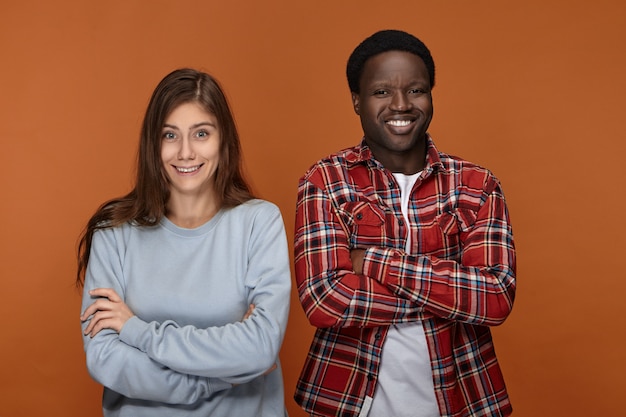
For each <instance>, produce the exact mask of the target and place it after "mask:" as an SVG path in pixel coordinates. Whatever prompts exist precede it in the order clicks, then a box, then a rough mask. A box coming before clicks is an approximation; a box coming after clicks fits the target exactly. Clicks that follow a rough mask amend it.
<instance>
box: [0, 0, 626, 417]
mask: <svg viewBox="0 0 626 417" xmlns="http://www.w3.org/2000/svg"><path fill="white" fill-rule="evenodd" d="M0 14H1V15H2V25H0V54H1V55H0V60H1V62H2V65H1V67H0V106H1V107H0V110H1V111H0V126H1V128H0V138H1V140H2V147H1V150H2V152H1V153H0V178H1V181H2V182H1V184H2V188H1V190H2V200H1V203H0V236H1V240H0V271H1V280H0V294H1V298H0V320H1V325H0V338H1V339H0V416H2V417H19V416H28V417H32V416H60V417H74V416H76V417H84V416H96V415H99V413H100V392H101V387H100V386H99V385H98V384H96V383H95V382H93V381H92V380H91V379H90V377H89V376H88V374H87V371H86V369H85V365H84V354H83V351H82V343H81V338H80V333H79V319H78V317H79V308H80V307H79V306H80V300H79V296H78V294H77V292H76V291H75V290H74V288H73V280H74V274H75V258H74V253H75V252H74V251H75V243H76V238H77V236H78V234H79V232H80V231H81V229H82V227H83V225H84V224H85V222H86V221H87V219H88V217H89V216H90V215H91V214H92V212H93V211H94V209H95V208H96V206H97V205H98V204H100V203H101V202H103V201H104V200H105V199H108V198H111V197H114V196H118V195H120V194H122V193H125V192H126V191H128V190H129V188H130V186H131V183H132V179H133V163H134V156H135V151H136V142H137V137H138V131H139V124H140V120H141V117H142V115H143V112H144V109H145V106H146V104H147V101H148V98H149V95H150V93H151V92H152V89H153V88H154V87H155V86H156V84H157V82H158V81H159V80H160V79H161V78H162V77H163V76H164V75H165V74H166V73H168V72H169V71H171V70H173V69H175V68H178V67H183V66H191V67H196V68H200V69H204V70H207V71H209V72H211V73H213V74H214V75H215V76H216V77H217V78H218V79H219V80H220V81H221V82H222V83H223V85H224V86H225V89H226V91H227V94H228V96H229V98H230V101H231V104H232V107H233V109H234V112H235V115H236V119H237V123H238V126H239V128H240V133H241V136H242V140H243V147H244V152H245V157H246V164H247V170H248V172H249V174H250V177H251V179H252V182H253V184H254V186H255V187H256V189H257V191H258V192H259V194H260V195H261V196H262V197H264V198H266V199H268V200H271V201H274V202H275V203H277V204H278V205H279V206H280V207H281V209H282V212H283V215H284V219H285V223H286V225H287V230H288V233H289V239H290V240H291V238H292V235H293V234H292V230H293V220H294V208H295V198H296V186H297V180H298V177H299V176H300V175H301V174H302V173H303V172H304V171H305V170H306V168H307V167H308V166H309V165H310V164H311V163H313V162H314V161H315V160H316V159H318V158H320V157H322V156H324V155H326V154H328V153H330V152H332V151H335V150H338V149H340V148H343V147H346V146H349V145H353V144H355V143H357V142H358V141H359V139H360V128H359V123H358V119H357V117H356V116H355V115H354V114H353V112H352V109H351V104H350V98H349V93H348V88H347V86H346V82H345V77H344V65H345V62H346V60H347V57H348V55H349V53H350V52H351V51H352V49H353V48H354V47H355V46H356V45H357V43H358V42H360V41H361V40H362V39H363V38H365V37H366V36H368V35H369V34H371V33H373V32H374V31H376V30H379V29H384V28H399V29H404V30H407V31H409V32H412V33H414V34H416V35H417V36H419V37H421V38H422V39H423V40H424V41H425V42H426V44H427V45H429V47H430V48H431V50H432V52H433V55H434V57H435V62H436V64H437V70H438V72H437V87H436V88H435V90H434V100H435V109H436V111H435V118H434V121H433V124H432V126H431V129H430V131H431V133H432V134H433V136H434V137H435V139H436V141H437V144H438V145H439V147H440V148H442V149H443V150H445V151H447V152H449V153H453V154H456V155H460V156H463V157H465V158H466V159H470V160H472V161H474V162H477V163H480V164H482V165H484V166H487V167H489V168H490V169H491V170H493V171H494V172H495V174H496V175H497V176H498V177H499V178H500V180H501V181H502V183H503V184H504V190H505V193H506V196H507V199H508V202H509V207H510V211H511V216H512V220H513V225H514V232H515V237H516V242H517V247H518V254H519V269H518V293H517V302H516V305H515V308H514V311H513V313H512V315H511V316H510V318H509V320H508V321H507V322H506V323H505V324H504V325H503V326H501V327H498V328H496V329H494V334H495V338H496V345H497V350H498V354H499V357H500V360H501V363H502V367H503V369H504V372H505V376H506V380H507V383H508V386H509V389H510V394H511V397H512V401H513V403H514V408H515V410H516V415H517V416H529V417H530V416H532V417H536V416H568V417H571V416H590V415H597V416H617V415H624V411H623V406H621V403H622V397H623V395H624V392H626V391H625V388H626V382H625V381H624V372H625V371H626V363H625V359H624V349H625V348H624V346H625V343H626V340H625V339H626V331H625V330H626V326H625V324H624V318H623V317H624V312H623V310H624V304H625V303H624V301H623V300H624V293H625V292H626V283H625V280H624V278H625V272H624V269H625V268H624V265H623V262H624V257H625V254H624V250H625V249H626V240H625V237H624V236H625V235H626V221H624V214H623V212H624V204H625V203H626V200H625V196H624V190H625V186H624V180H625V174H624V163H623V160H624V152H625V150H626V149H625V148H626V147H625V145H624V142H625V140H626V129H625V128H624V123H625V117H624V110H625V105H624V97H626V82H625V80H626V76H625V74H626V54H625V53H624V44H625V41H626V24H625V23H626V3H624V2H623V1H621V0H614V1H607V0H596V1H594V2H590V1H571V0H568V1H565V0H562V1H556V0H553V1H549V0H548V1H547V0H525V1H506V2H504V1H487V0H474V1H464V0H440V1H434V0H431V1H418V0H415V1H411V2H408V1H405V2H395V3H394V2H390V1H376V2H374V1H365V0H358V1H356V0H343V1H288V0H268V1H258V2H257V1H248V2H245V1H211V0H202V1H200V0H198V1H191V0H177V1H165V0H112V1H101V2H94V1H78V0H60V1H55V2H46V1H30V0H22V1H9V0H3V1H2V5H1V6H0ZM312 332H313V329H312V328H311V327H310V326H309V325H308V323H307V321H306V319H305V317H304V315H303V313H302V310H301V307H300V306H299V304H298V302H297V298H296V297H295V294H294V296H293V297H292V312H291V316H290V322H289V327H288V330H287V336H286V340H285V343H284V345H283V350H282V354H281V358H282V361H283V366H284V368H285V386H286V392H287V399H286V402H287V405H288V407H289V412H290V414H291V416H292V417H294V416H296V417H297V416H302V415H303V414H302V412H301V411H300V410H299V409H298V408H297V406H296V405H295V403H294V402H293V400H292V397H291V394H292V392H293V388H294V385H295V380H296V378H297V375H298V372H299V370H300V366H301V364H302V361H303V358H304V356H305V354H306V352H307V348H308V344H309V342H310V338H311V335H312Z"/></svg>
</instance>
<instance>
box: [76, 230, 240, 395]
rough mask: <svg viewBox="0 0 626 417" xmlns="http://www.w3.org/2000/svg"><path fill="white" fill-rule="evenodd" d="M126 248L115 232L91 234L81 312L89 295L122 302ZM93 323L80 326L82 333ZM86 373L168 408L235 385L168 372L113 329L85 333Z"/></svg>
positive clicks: (102, 231)
mask: <svg viewBox="0 0 626 417" xmlns="http://www.w3.org/2000/svg"><path fill="white" fill-rule="evenodd" d="M124 249H125V248H124V244H123V242H121V241H120V239H119V235H117V236H116V234H115V233H114V231H113V229H104V230H100V231H97V232H96V233H95V234H94V236H93V241H92V246H91V253H90V257H89V264H88V268H87V273H86V276H85V287H84V292H83V301H82V310H81V311H84V310H85V309H86V308H87V307H88V306H89V305H90V304H91V303H92V302H93V299H92V298H91V297H90V295H89V293H88V291H89V290H92V289H94V288H113V289H114V290H115V291H116V292H117V293H118V294H119V295H120V296H121V297H122V298H124V293H125V291H124V289H125V285H124V279H123V275H122V259H123V253H124ZM88 323H89V321H88V320H87V321H85V322H83V323H82V329H83V330H84V329H85V328H86V327H87V325H88ZM83 344H84V348H85V353H86V360H87V369H88V371H89V373H90V375H91V376H92V378H94V379H95V380H96V381H98V382H99V383H101V384H102V385H104V386H105V387H107V388H109V389H111V390H113V391H115V392H118V393H120V394H122V395H124V396H126V397H128V398H135V399H141V400H151V401H159V402H164V403H168V404H192V403H195V402H197V401H198V400H200V399H203V398H207V397H209V396H210V395H211V394H213V393H215V392H217V391H221V390H224V389H228V388H231V387H232V384H230V383H228V382H225V381H223V380H219V379H217V378H206V377H199V376H194V375H190V374H185V373H181V372H176V371H174V370H172V369H168V368H167V367H165V366H163V365H162V364H159V363H157V362H156V361H154V360H152V359H151V358H150V357H148V355H146V354H145V353H144V352H141V351H140V350H138V349H136V348H134V347H132V346H129V345H128V344H126V343H123V342H122V341H121V340H120V338H119V335H118V334H117V333H116V332H114V331H113V330H109V329H105V330H102V331H101V332H99V333H98V334H97V335H96V336H95V337H93V338H91V337H89V336H86V335H84V334H83Z"/></svg>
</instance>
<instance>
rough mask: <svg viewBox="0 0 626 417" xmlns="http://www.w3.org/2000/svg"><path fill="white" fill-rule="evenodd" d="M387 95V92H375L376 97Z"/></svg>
mask: <svg viewBox="0 0 626 417" xmlns="http://www.w3.org/2000/svg"><path fill="white" fill-rule="evenodd" d="M385 94H387V91H385V90H376V91H374V95H375V96H384V95H385Z"/></svg>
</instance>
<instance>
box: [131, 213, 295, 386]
mask: <svg viewBox="0 0 626 417" xmlns="http://www.w3.org/2000/svg"><path fill="white" fill-rule="evenodd" d="M255 207H257V208H258V209H257V210H254V214H253V222H252V225H251V227H250V228H249V229H248V231H249V234H248V235H247V236H242V241H243V247H242V249H241V250H244V251H246V252H247V253H248V265H247V272H246V276H245V279H244V281H245V285H246V287H247V288H248V291H249V300H248V302H249V303H250V304H254V306H255V309H254V312H253V314H252V316H251V317H249V318H248V319H246V320H243V321H240V322H235V323H229V324H226V325H224V326H216V327H209V328H197V327H194V326H189V325H188V326H179V325H178V324H177V323H176V322H174V321H165V322H163V323H157V322H150V323H147V322H144V321H142V320H140V319H139V318H137V317H134V318H132V319H130V320H129V321H128V322H127V323H126V324H125V325H124V327H123V328H122V331H121V333H120V338H121V340H122V341H124V342H125V343H127V344H128V345H129V346H132V347H134V348H136V349H138V350H140V351H141V352H145V353H146V354H147V355H148V356H149V357H150V358H151V359H153V360H154V361H156V362H158V363H160V364H162V365H164V366H166V367H168V368H169V369H173V370H175V371H178V372H181V373H183V374H193V375H199V376H211V377H216V378H221V379H222V380H224V381H227V382H230V383H234V384H235V383H236V384H241V383H245V382H248V381H250V380H252V379H254V378H256V377H258V376H260V375H262V374H263V373H264V372H265V371H267V370H268V369H269V368H270V367H272V366H273V365H274V364H275V363H276V362H277V360H278V353H279V350H280V346H281V344H282V340H283V337H284V334H285V328H286V325H287V318H288V314H289V300H290V290H291V273H290V269H289V255H288V249H287V241H286V237H285V229H284V224H283V220H282V217H281V215H280V211H279V210H278V208H277V207H276V206H274V205H273V204H269V203H261V204H256V205H255ZM242 222H244V219H242ZM233 233H235V231H233ZM225 279H227V277H225Z"/></svg>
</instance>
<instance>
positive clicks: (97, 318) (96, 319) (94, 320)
mask: <svg viewBox="0 0 626 417" xmlns="http://www.w3.org/2000/svg"><path fill="white" fill-rule="evenodd" d="M111 316H112V314H111V313H110V312H106V311H98V312H97V313H95V314H94V315H93V316H92V317H91V320H90V321H89V324H87V327H86V328H85V330H84V333H85V334H89V333H91V332H92V330H93V329H94V327H96V326H97V325H98V323H100V322H101V321H102V320H106V319H108V318H110V317H111Z"/></svg>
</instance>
